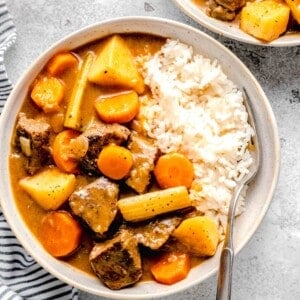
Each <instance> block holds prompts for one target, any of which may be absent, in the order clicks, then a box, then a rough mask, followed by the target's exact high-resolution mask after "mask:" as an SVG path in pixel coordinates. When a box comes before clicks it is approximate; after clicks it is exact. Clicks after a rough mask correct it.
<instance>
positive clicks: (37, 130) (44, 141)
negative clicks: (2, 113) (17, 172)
mask: <svg viewBox="0 0 300 300" xmlns="http://www.w3.org/2000/svg"><path fill="white" fill-rule="evenodd" d="M50 129H51V126H50V125H49V124H48V123H47V122H45V121H44V120H35V119H30V118H27V117H26V115H25V114H24V113H20V114H19V118H18V122H17V126H16V139H15V144H16V146H17V147H18V148H19V149H21V151H22V153H23V154H24V155H25V156H26V157H27V161H26V166H25V168H26V170H27V172H28V173H29V174H30V175H32V174H34V173H35V172H36V171H38V170H39V169H40V168H41V167H43V166H44V165H46V164H49V163H50V161H51V154H50V150H49V140H50Z"/></svg>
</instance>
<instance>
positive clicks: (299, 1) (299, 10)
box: [285, 0, 300, 24]
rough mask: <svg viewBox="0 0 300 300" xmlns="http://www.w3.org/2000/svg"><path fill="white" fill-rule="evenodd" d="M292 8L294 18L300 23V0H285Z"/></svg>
mask: <svg viewBox="0 0 300 300" xmlns="http://www.w3.org/2000/svg"><path fill="white" fill-rule="evenodd" d="M285 2H286V3H287V5H288V6H289V8H290V9H291V12H292V15H293V17H294V19H295V20H296V21H297V22H298V24H300V0H285Z"/></svg>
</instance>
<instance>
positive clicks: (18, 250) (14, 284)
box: [0, 0, 78, 300]
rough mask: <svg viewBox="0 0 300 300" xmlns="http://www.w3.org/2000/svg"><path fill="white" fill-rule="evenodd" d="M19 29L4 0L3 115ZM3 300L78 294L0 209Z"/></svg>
mask: <svg viewBox="0 0 300 300" xmlns="http://www.w3.org/2000/svg"><path fill="white" fill-rule="evenodd" d="M15 37H16V30H15V26H14V24H13V21H12V18H11V16H10V15H9V13H8V10H7V7H6V4H5V1H3V0H0V114H1V111H2V108H3V106H4V103H5V100H6V99H7V97H8V95H9V93H10V91H11V90H12V85H11V83H10V81H9V80H8V78H7V75H6V71H5V67H4V64H3V54H4V52H5V51H6V49H7V48H8V47H9V46H10V45H11V44H12V43H13V42H14V40H15ZM0 299H1V300H21V299H30V300H31V299H32V300H35V299H36V300H46V299H55V300H59V299H61V300H69V299H72V300H77V299H78V291H77V290H76V289H75V288H73V287H71V286H69V285H67V284H65V283H63V282H61V281H60V280H58V279H56V278H55V277H53V276H52V275H50V274H49V273H48V272H47V271H46V270H44V269H43V268H42V267H41V266H40V265H39V264H37V263H36V262H35V261H34V259H33V258H32V257H31V256H30V255H28V254H27V253H26V251H25V250H24V249H23V248H22V246H21V245H20V244H19V242H18V241H17V239H16V238H15V236H14V234H13V233H12V232H11V230H10V228H9V226H8V224H7V223H6V220H5V218H4V215H3V213H2V212H1V209H0Z"/></svg>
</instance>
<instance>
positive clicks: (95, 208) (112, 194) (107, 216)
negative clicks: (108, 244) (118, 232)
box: [69, 177, 119, 237]
mask: <svg viewBox="0 0 300 300" xmlns="http://www.w3.org/2000/svg"><path fill="white" fill-rule="evenodd" d="M118 195H119V187H118V185H117V184H115V183H113V182H111V181H110V180H108V179H107V178H105V177H101V178H98V179H96V180H95V181H94V182H92V183H90V184H88V185H87V186H85V187H83V188H80V189H78V190H76V191H75V192H74V193H73V194H72V195H71V196H70V198H69V204H70V207H71V209H72V211H73V213H74V214H75V215H77V216H79V217H80V218H81V219H82V220H84V221H85V223H86V224H87V225H88V226H89V227H90V228H91V229H92V230H93V231H94V232H95V233H96V234H97V235H98V236H99V237H104V236H105V233H106V232H107V231H108V229H109V227H110V225H111V224H112V222H113V221H114V219H115V217H116V215H117V212H118V209H117V200H118Z"/></svg>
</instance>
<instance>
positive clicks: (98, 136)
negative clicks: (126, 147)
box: [79, 122, 130, 175]
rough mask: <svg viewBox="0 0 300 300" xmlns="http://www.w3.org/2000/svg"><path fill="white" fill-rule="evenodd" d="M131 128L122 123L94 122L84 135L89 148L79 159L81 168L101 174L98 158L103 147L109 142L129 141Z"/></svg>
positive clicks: (83, 170) (92, 173)
mask: <svg viewBox="0 0 300 300" xmlns="http://www.w3.org/2000/svg"><path fill="white" fill-rule="evenodd" d="M129 134H130V130H129V129H128V128H127V127H125V126H122V125H120V124H104V123H101V122H94V123H92V124H91V125H90V126H89V127H88V128H87V129H86V130H85V131H84V132H83V133H82V136H83V137H85V138H87V140H88V150H87V152H86V154H85V155H84V157H82V158H81V159H80V160H79V168H80V170H81V171H82V172H83V173H85V174H89V175H99V174H100V172H99V170H98V167H97V158H98V156H99V153H100V151H101V149H102V148H103V147H104V146H105V145H108V144H111V143H114V144H117V145H120V144H122V143H123V142H125V141H127V139H128V137H129Z"/></svg>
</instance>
